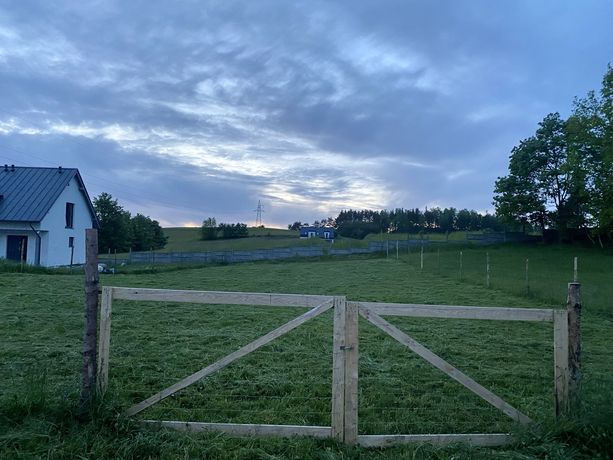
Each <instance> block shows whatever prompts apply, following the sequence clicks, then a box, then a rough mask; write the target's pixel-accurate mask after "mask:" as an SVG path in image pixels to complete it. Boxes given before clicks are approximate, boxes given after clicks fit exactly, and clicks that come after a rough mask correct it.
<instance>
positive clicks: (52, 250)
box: [0, 165, 98, 267]
mask: <svg viewBox="0 0 613 460" xmlns="http://www.w3.org/2000/svg"><path fill="white" fill-rule="evenodd" d="M86 228H98V220H97V219H96V213H95V212H94V207H93V206H92V203H91V201H90V199H89V195H88V194H87V190H86V189H85V185H84V183H83V179H82V178H81V175H80V174H79V171H78V170H77V169H63V168H62V167H59V168H29V167H28V168H26V167H15V166H8V165H4V167H0V258H5V259H10V260H14V261H17V262H20V261H22V262H25V263H28V264H30V265H42V266H45V267H53V266H60V265H70V264H71V263H72V264H82V263H84V262H85V229H86Z"/></svg>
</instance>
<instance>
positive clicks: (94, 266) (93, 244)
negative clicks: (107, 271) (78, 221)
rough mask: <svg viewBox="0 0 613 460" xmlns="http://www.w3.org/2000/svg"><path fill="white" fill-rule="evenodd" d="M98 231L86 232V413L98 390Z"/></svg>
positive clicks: (83, 399)
mask: <svg viewBox="0 0 613 460" xmlns="http://www.w3.org/2000/svg"><path fill="white" fill-rule="evenodd" d="M99 284H100V279H99V275H98V230H96V229H95V228H88V229H87V230H85V334H84V336H83V367H82V370H81V409H82V410H83V411H86V410H87V409H88V407H89V405H90V403H91V402H92V400H93V397H94V394H95V389H96V332H97V330H98V327H97V326H98V324H97V323H98V286H99Z"/></svg>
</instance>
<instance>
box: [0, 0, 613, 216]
mask: <svg viewBox="0 0 613 460" xmlns="http://www.w3.org/2000/svg"><path fill="white" fill-rule="evenodd" d="M612 10H613V7H611V6H610V5H609V6H607V5H605V4H604V3H598V4H590V5H584V4H582V5H580V6H578V5H574V4H570V3H565V4H563V6H560V4H559V3H558V2H554V1H553V0H552V1H546V2H538V3H534V2H529V1H520V2H516V3H514V4H512V5H511V4H509V5H507V4H502V3H492V2H488V1H476V2H472V3H469V4H466V3H449V2H442V1H432V2H428V3H416V2H405V1H394V0H388V1H384V2H379V1H363V2H362V1H361V2H349V1H339V2H327V1H313V2H276V1H272V0H271V1H267V0H263V1H261V2H235V1H226V2H206V3H202V2H197V1H187V2H180V3H176V4H172V5H169V4H165V3H163V2H145V1H134V2H120V1H103V2H102V1H90V2H87V1H86V2H76V3H75V2H69V1H59V2H54V3H52V4H51V3H49V2H43V1H39V2H33V3H30V2H28V4H27V5H26V4H21V3H13V4H11V5H10V6H4V7H0V84H1V85H2V88H3V107H2V108H1V109H0V160H3V159H4V161H12V162H15V163H18V162H23V163H24V164H25V163H30V164H40V165H41V166H46V165H49V164H52V165H57V164H63V165H64V166H78V167H79V168H80V170H81V172H82V173H83V175H84V177H85V178H86V181H87V182H88V186H89V187H90V188H91V189H93V192H92V193H93V194H96V193H99V192H101V191H109V192H111V193H112V194H113V195H114V196H116V197H118V198H119V199H120V201H122V202H125V203H127V205H129V206H130V207H131V209H133V210H134V211H135V212H136V211H138V212H144V213H146V214H150V215H152V217H155V218H157V219H159V220H160V221H162V222H163V223H165V224H168V225H170V224H177V225H178V224H182V223H185V222H192V223H198V222H200V221H201V220H202V218H203V217H205V216H209V215H215V216H216V217H217V218H218V220H233V221H238V220H244V221H250V219H251V220H253V217H254V214H253V212H252V211H253V209H254V207H255V204H256V203H257V201H258V200H259V199H262V200H263V201H264V204H265V207H266V209H267V212H266V214H265V217H266V218H267V219H269V223H273V224H277V225H283V224H286V223H289V222H293V221H294V220H302V221H310V220H315V219H320V218H321V217H324V216H327V215H335V214H336V213H338V211H339V210H340V209H342V208H347V207H353V208H364V207H368V208H379V207H396V206H402V207H414V206H424V205H425V204H427V203H434V202H436V203H439V204H441V205H442V206H446V205H449V206H455V207H459V208H461V207H473V208H477V209H488V208H491V206H490V202H491V193H492V192H491V188H492V184H493V181H494V180H495V178H496V177H497V176H499V175H501V174H504V172H505V170H506V161H507V158H508V154H509V152H510V150H511V148H512V146H513V145H514V144H515V143H516V142H517V141H518V140H519V139H521V138H524V137H526V136H527V135H529V134H531V133H532V132H533V131H534V129H535V126H536V123H537V122H538V121H539V119H540V118H542V117H543V116H544V115H545V114H546V113H548V112H550V111H561V112H563V113H564V111H565V110H566V111H568V110H569V108H570V104H571V102H572V97H573V96H575V95H582V94H584V93H585V91H587V90H589V89H595V88H597V87H598V85H599V80H600V77H601V75H602V73H603V72H604V70H605V66H606V58H607V56H603V54H602V52H599V51H598V50H601V49H606V45H607V44H608V43H612V42H613V32H611V30H610V28H608V27H606V21H605V19H604V18H606V17H610V16H611V13H612V12H613V11H612ZM571 32H572V33H571ZM576 36H581V37H582V42H583V41H584V42H585V43H589V44H590V47H589V48H582V47H581V46H579V44H578V42H577V40H575V39H574V38H573V37H576ZM7 158H12V160H7Z"/></svg>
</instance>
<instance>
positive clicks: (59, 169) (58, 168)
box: [57, 166, 62, 174]
mask: <svg viewBox="0 0 613 460" xmlns="http://www.w3.org/2000/svg"><path fill="white" fill-rule="evenodd" d="M57 172H58V173H60V174H62V167H61V166H58V167H57Z"/></svg>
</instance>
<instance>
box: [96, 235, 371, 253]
mask: <svg viewBox="0 0 613 460" xmlns="http://www.w3.org/2000/svg"><path fill="white" fill-rule="evenodd" d="M164 235H166V236H167V237H168V243H167V244H166V246H165V247H164V248H163V249H160V250H157V251H155V252H209V251H252V250H258V249H274V248H287V247H295V246H323V247H331V243H330V242H328V241H324V240H322V239H320V238H309V239H301V238H300V236H299V233H298V231H293V230H283V229H280V228H259V227H251V228H249V237H247V238H236V239H218V240H207V241H205V240H202V239H201V232H200V228H198V227H176V228H172V227H171V228H164ZM366 244H367V243H365V242H362V241H358V240H354V239H351V238H340V237H339V238H337V239H336V240H335V241H334V243H333V245H334V246H333V247H335V248H346V247H362V246H366ZM127 255H128V254H127V253H117V257H118V258H119V259H125V258H126V257H127ZM100 257H101V258H103V259H110V260H111V261H112V260H113V259H114V258H115V254H114V253H113V254H111V255H110V256H109V254H100Z"/></svg>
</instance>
